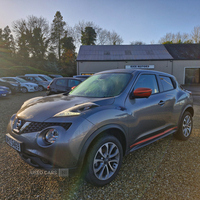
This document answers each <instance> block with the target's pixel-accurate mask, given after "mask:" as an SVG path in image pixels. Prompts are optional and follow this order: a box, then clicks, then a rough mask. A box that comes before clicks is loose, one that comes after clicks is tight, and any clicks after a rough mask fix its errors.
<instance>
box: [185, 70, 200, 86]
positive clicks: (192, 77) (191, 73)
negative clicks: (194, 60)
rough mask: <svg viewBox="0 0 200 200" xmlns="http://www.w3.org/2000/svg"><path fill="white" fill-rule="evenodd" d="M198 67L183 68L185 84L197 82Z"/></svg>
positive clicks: (199, 74) (199, 71)
mask: <svg viewBox="0 0 200 200" xmlns="http://www.w3.org/2000/svg"><path fill="white" fill-rule="evenodd" d="M199 77H200V68H186V69H185V84H199V83H200V80H199Z"/></svg>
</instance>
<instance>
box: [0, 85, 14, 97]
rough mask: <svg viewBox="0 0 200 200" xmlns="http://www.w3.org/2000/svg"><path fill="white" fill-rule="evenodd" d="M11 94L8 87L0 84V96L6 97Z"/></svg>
mask: <svg viewBox="0 0 200 200" xmlns="http://www.w3.org/2000/svg"><path fill="white" fill-rule="evenodd" d="M10 95H11V90H10V89H9V88H8V87H5V86H0V97H8V96H10Z"/></svg>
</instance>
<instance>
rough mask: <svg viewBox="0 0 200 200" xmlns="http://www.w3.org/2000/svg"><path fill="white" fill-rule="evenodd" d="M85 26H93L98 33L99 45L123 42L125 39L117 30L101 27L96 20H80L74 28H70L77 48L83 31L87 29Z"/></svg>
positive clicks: (97, 41) (97, 42) (97, 40)
mask: <svg viewBox="0 0 200 200" xmlns="http://www.w3.org/2000/svg"><path fill="white" fill-rule="evenodd" d="M85 27H92V28H93V29H94V30H95V32H96V34H97V38H96V44H97V45H113V44H122V43H123V39H122V37H121V36H120V35H118V34H117V33H116V32H115V31H112V32H110V31H108V30H106V29H102V28H100V27H99V26H98V25H96V24H95V23H94V22H91V21H88V22H85V21H79V22H78V23H77V24H75V26H74V27H73V29H71V30H70V34H71V35H70V34H69V35H70V36H71V37H73V39H74V41H75V46H76V48H79V47H80V44H81V35H82V34H81V33H82V31H84V30H85Z"/></svg>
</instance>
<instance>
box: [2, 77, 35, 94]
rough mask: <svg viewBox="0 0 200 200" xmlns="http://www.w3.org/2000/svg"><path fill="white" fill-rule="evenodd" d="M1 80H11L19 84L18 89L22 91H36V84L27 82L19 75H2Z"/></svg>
mask: <svg viewBox="0 0 200 200" xmlns="http://www.w3.org/2000/svg"><path fill="white" fill-rule="evenodd" d="M2 79H3V80H6V81H11V82H15V83H19V84H20V90H21V92H22V93H26V92H36V91H38V84H36V83H31V82H28V81H26V80H24V79H22V78H19V77H2Z"/></svg>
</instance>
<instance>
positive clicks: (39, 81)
mask: <svg viewBox="0 0 200 200" xmlns="http://www.w3.org/2000/svg"><path fill="white" fill-rule="evenodd" d="M18 77H20V78H23V79H24V80H26V81H28V82H31V83H36V84H38V91H42V90H46V89H47V86H48V85H49V82H48V81H43V80H42V79H41V78H39V77H38V76H28V75H27V76H18Z"/></svg>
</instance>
